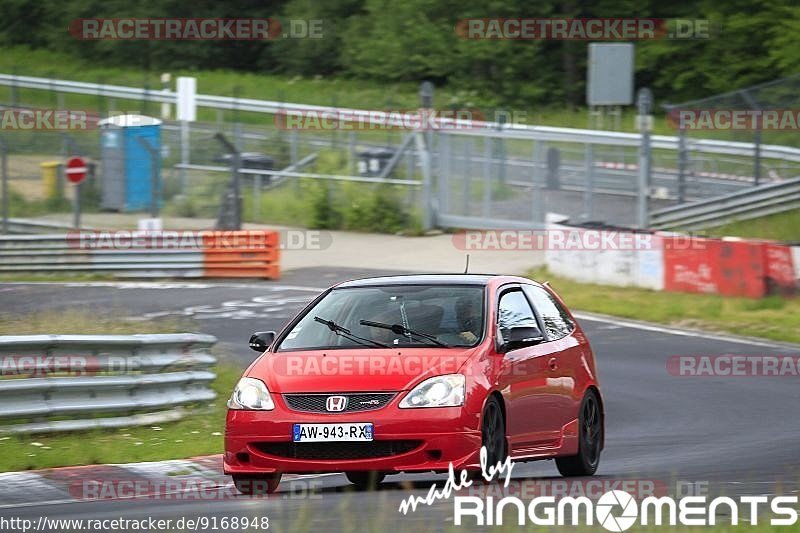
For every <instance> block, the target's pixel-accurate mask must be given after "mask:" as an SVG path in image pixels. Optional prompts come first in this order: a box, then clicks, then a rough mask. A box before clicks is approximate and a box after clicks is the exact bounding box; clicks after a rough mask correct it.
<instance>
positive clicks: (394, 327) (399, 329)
mask: <svg viewBox="0 0 800 533" xmlns="http://www.w3.org/2000/svg"><path fill="white" fill-rule="evenodd" d="M358 323H359V324H361V325H362V326H369V327H372V328H381V329H388V330H389V331H391V332H392V333H396V334H398V335H403V336H404V337H417V338H420V339H425V340H427V341H430V342H432V343H434V344H436V345H437V346H442V347H444V348H449V347H450V345H449V344H445V343H443V342H442V341H440V340H439V339H437V338H436V337H434V336H433V335H430V334H428V333H422V332H421V331H414V330H413V329H409V328H407V327H405V326H403V325H402V324H384V323H383V322H373V321H371V320H359V322H358Z"/></svg>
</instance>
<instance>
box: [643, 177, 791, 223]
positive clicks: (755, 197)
mask: <svg viewBox="0 0 800 533" xmlns="http://www.w3.org/2000/svg"><path fill="white" fill-rule="evenodd" d="M798 208H800V178H797V179H793V180H788V181H784V182H781V183H771V184H768V185H761V186H759V187H751V188H749V189H747V190H744V191H739V192H735V193H732V194H726V195H724V196H719V197H717V198H711V199H709V200H703V201H700V202H693V203H690V204H684V205H679V206H675V207H668V208H666V209H660V210H657V211H653V212H651V213H650V225H651V227H653V228H655V229H673V228H675V229H683V230H698V229H703V228H709V227H714V226H720V225H723V224H726V223H728V222H732V221H734V220H749V219H751V218H757V217H762V216H765V215H773V214H776V213H782V212H784V211H788V210H790V209H798Z"/></svg>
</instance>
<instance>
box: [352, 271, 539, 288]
mask: <svg viewBox="0 0 800 533" xmlns="http://www.w3.org/2000/svg"><path fill="white" fill-rule="evenodd" d="M506 277H507V276H497V275H494V274H403V275H399V276H377V277H372V278H361V279H354V280H350V281H345V282H342V283H340V284H339V285H337V286H336V287H345V288H349V287H377V286H384V285H478V286H486V285H488V284H489V282H490V281H491V280H493V279H498V278H506ZM508 278H509V279H512V277H511V276H508ZM525 281H530V280H525Z"/></svg>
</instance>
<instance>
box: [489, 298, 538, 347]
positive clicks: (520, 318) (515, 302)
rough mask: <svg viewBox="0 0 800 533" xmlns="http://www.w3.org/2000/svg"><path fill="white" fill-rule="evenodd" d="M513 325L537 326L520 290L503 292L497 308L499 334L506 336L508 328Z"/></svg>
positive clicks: (534, 317) (531, 310)
mask: <svg viewBox="0 0 800 533" xmlns="http://www.w3.org/2000/svg"><path fill="white" fill-rule="evenodd" d="M514 326H534V327H539V325H538V324H537V323H536V316H534V314H533V309H531V306H530V304H528V300H527V298H525V295H524V294H522V291H520V290H514V291H510V292H507V293H505V294H503V295H502V296H501V297H500V303H499V305H498V308H497V329H499V330H500V335H501V336H502V337H503V338H506V335H507V332H508V330H509V328H512V327H514Z"/></svg>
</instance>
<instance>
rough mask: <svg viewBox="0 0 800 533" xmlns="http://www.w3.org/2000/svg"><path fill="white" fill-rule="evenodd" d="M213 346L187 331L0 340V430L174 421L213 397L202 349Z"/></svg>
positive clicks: (210, 340) (205, 353) (210, 361)
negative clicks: (194, 405)
mask: <svg viewBox="0 0 800 533" xmlns="http://www.w3.org/2000/svg"><path fill="white" fill-rule="evenodd" d="M216 341H217V339H216V338H215V337H213V336H211V335H201V334H193V333H180V334H158V335H20V336H2V337H0V433H42V432H56V431H73V430H83V429H90V428H98V427H102V428H110V427H123V426H130V425H137V424H151V423H152V424H154V423H160V422H165V421H169V420H175V419H178V418H180V417H181V416H183V415H184V414H185V412H184V411H185V409H184V406H186V405H188V404H194V403H198V402H208V401H210V400H213V399H214V398H215V397H216V393H215V392H214V391H213V390H211V389H210V388H209V384H210V383H211V382H212V381H213V380H214V379H215V377H216V376H215V374H214V373H213V372H212V371H211V370H210V368H211V367H212V366H213V365H214V364H215V363H216V358H215V357H214V356H213V355H211V354H210V353H209V352H208V350H209V348H210V347H211V346H212V345H214V343H216ZM51 418H57V419H55V420H50V419H51Z"/></svg>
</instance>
